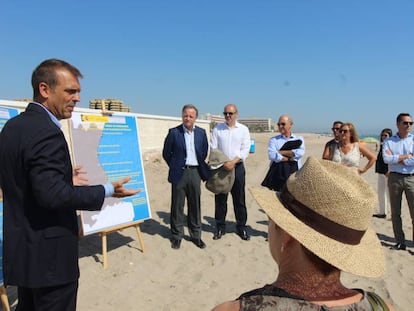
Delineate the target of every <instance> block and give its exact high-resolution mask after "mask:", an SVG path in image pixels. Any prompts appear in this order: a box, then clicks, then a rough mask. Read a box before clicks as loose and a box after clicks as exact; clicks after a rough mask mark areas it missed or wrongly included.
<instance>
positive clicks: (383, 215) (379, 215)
mask: <svg viewBox="0 0 414 311" xmlns="http://www.w3.org/2000/svg"><path fill="white" fill-rule="evenodd" d="M385 216H386V215H385V214H374V215H372V217H376V218H385Z"/></svg>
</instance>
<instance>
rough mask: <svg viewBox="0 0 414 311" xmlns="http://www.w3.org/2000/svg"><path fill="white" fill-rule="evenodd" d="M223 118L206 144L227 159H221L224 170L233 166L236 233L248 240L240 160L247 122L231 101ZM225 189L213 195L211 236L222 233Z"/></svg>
mask: <svg viewBox="0 0 414 311" xmlns="http://www.w3.org/2000/svg"><path fill="white" fill-rule="evenodd" d="M223 115H224V118H225V120H226V122H224V123H220V124H218V125H217V126H216V127H215V128H214V129H213V133H212V134H211V143H210V147H211V148H212V149H219V150H221V151H223V153H224V154H225V155H226V156H227V157H228V158H229V159H230V160H229V161H227V162H225V163H224V168H225V169H226V170H228V171H231V170H232V169H235V181H234V185H233V187H232V189H231V191H230V192H231V195H232V198H233V207H234V214H235V217H236V223H237V224H236V227H237V234H238V235H239V236H240V238H241V239H243V240H245V241H248V240H250V236H249V234H248V233H247V230H246V228H247V227H246V222H247V209H246V199H245V185H246V181H245V175H246V171H245V168H244V164H243V162H244V160H246V158H247V157H248V155H249V151H250V144H251V142H250V133H249V129H248V128H247V126H245V125H243V124H241V123H239V122H237V121H236V120H237V116H238V111H237V107H236V105H234V104H228V105H226V106H225V107H224V112H223ZM227 197H228V193H219V194H216V195H215V215H214V216H215V219H216V232H215V233H214V237H213V239H214V240H218V239H220V238H221V237H222V235H224V234H225V233H226V215H227Z"/></svg>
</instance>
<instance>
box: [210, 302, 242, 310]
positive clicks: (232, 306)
mask: <svg viewBox="0 0 414 311" xmlns="http://www.w3.org/2000/svg"><path fill="white" fill-rule="evenodd" d="M239 310H240V302H239V301H238V300H233V301H226V302H223V303H222V304H219V305H218V306H216V307H215V308H214V309H213V310H212V311H239Z"/></svg>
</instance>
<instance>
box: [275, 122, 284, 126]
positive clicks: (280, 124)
mask: <svg viewBox="0 0 414 311" xmlns="http://www.w3.org/2000/svg"><path fill="white" fill-rule="evenodd" d="M277 126H286V123H285V122H281V123H278V124H277Z"/></svg>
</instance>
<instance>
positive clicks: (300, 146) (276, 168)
mask: <svg viewBox="0 0 414 311" xmlns="http://www.w3.org/2000/svg"><path fill="white" fill-rule="evenodd" d="M277 126H278V128H279V132H280V134H279V135H276V136H274V137H272V138H270V140H269V144H268V148H267V153H268V157H269V160H270V161H271V162H270V163H271V165H270V170H272V173H271V175H272V181H269V185H270V187H269V188H271V189H272V190H276V191H281V190H282V188H283V186H284V184H285V183H286V181H287V179H288V178H289V176H290V175H291V174H292V173H294V172H296V171H297V170H298V169H300V168H301V166H302V162H301V158H302V157H303V155H304V154H305V141H304V140H303V137H302V136H297V135H294V134H292V126H293V119H292V117H291V116H290V115H287V114H283V115H281V116H280V117H279V121H278V122H277ZM262 185H264V184H263V183H262Z"/></svg>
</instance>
